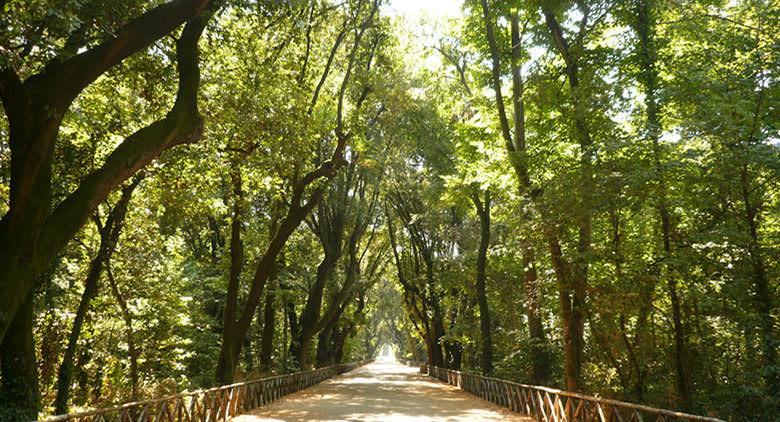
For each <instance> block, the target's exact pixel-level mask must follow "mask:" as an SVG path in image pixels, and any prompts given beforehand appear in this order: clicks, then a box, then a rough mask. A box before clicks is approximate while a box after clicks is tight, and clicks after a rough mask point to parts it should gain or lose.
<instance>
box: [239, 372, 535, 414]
mask: <svg viewBox="0 0 780 422" xmlns="http://www.w3.org/2000/svg"><path fill="white" fill-rule="evenodd" d="M233 421H234V422H260V421H266V422H270V421H329V422H333V421H368V422H379V421H383V422H384V421H415V422H417V421H430V422H440V421H463V422H466V421H522V422H530V421H532V419H530V418H526V417H523V416H520V415H518V414H516V413H512V412H510V411H509V410H507V409H504V408H502V407H499V406H496V405H494V404H492V403H489V402H486V401H484V400H481V399H478V398H476V397H474V396H472V395H470V394H468V393H465V392H463V391H461V390H459V389H457V388H455V387H452V386H449V385H446V384H444V383H439V382H436V381H433V380H431V379H430V378H428V377H427V376H424V375H421V374H419V373H418V369H417V368H409V367H406V366H401V365H399V364H397V363H387V362H378V363H372V364H370V365H366V366H364V367H362V368H359V369H356V370H354V371H352V372H349V373H346V374H343V375H341V376H338V377H335V378H332V379H330V380H327V381H325V382H322V383H321V384H318V385H315V386H314V387H311V388H308V389H306V390H303V391H299V392H297V393H294V394H291V395H289V396H287V397H284V398H282V399H280V400H278V401H276V402H274V403H271V404H269V405H267V406H264V407H261V408H259V409H256V410H255V411H253V412H252V413H249V414H245V415H241V416H239V417H237V418H235V419H233Z"/></svg>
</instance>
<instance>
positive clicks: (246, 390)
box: [39, 361, 367, 422]
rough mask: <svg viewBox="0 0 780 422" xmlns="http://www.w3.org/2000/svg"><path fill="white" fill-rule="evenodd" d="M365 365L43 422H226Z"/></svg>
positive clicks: (64, 416)
mask: <svg viewBox="0 0 780 422" xmlns="http://www.w3.org/2000/svg"><path fill="white" fill-rule="evenodd" d="M365 363H367V361H364V362H356V363H346V364H340V365H333V366H327V367H324V368H319V369H314V370H311V371H301V372H295V373H292V374H285V375H277V376H274V377H268V378H261V379H257V380H252V381H245V382H239V383H235V384H230V385H224V386H222V387H215V388H210V389H208V390H198V391H192V392H186V393H182V394H175V395H172V396H168V397H164V398H161V399H155V400H147V401H139V402H133V403H126V404H123V405H121V406H116V407H110V408H105V409H95V410H90V411H87V412H80V413H72V414H67V415H58V416H51V417H48V418H46V419H42V420H41V421H39V422H64V421H69V422H225V421H229V420H230V419H231V418H232V417H233V416H236V415H239V414H241V413H245V412H247V411H249V410H252V409H254V408H257V407H259V406H262V405H264V404H266V403H270V402H272V401H274V400H276V399H278V398H280V397H283V396H286V395H288V394H290V393H294V392H296V391H299V390H303V389H304V388H307V387H311V386H312V385H314V384H318V383H320V382H322V381H324V380H326V379H328V378H331V377H333V376H335V375H338V374H341V373H344V372H348V371H351V370H353V369H355V368H357V367H358V366H361V365H363V364H365Z"/></svg>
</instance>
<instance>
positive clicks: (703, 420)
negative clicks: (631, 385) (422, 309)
mask: <svg viewBox="0 0 780 422" xmlns="http://www.w3.org/2000/svg"><path fill="white" fill-rule="evenodd" d="M429 368H431V369H433V370H434V371H447V372H449V373H452V374H456V375H459V376H468V377H474V378H481V379H484V380H489V381H494V382H498V383H504V384H509V385H514V386H517V387H521V388H526V389H530V390H537V391H542V392H545V393H551V394H556V395H559V396H564V397H571V398H576V399H579V400H585V401H589V402H596V403H601V404H605V405H609V406H614V407H620V408H625V409H632V410H638V411H642V412H646V413H652V414H654V415H659V416H670V417H675V418H682V419H687V420H689V421H697V422H725V421H724V420H722V419H717V418H713V417H709V416H701V415H693V414H689V413H683V412H677V411H674V410H668V409H661V408H656V407H651V406H646V405H642V404H636V403H630V402H624V401H620V400H614V399H607V398H603V397H598V396H591V395H587V394H582V393H575V392H571V391H566V390H560V389H557V388H551V387H545V386H541V385H531V384H523V383H519V382H515V381H510V380H505V379H502V378H496V377H491V376H486V375H481V374H476V373H471V372H463V371H458V370H454V369H447V368H441V367H438V366H430V367H429ZM428 375H432V376H435V375H433V374H431V371H430V369H429V370H428ZM436 378H438V377H436Z"/></svg>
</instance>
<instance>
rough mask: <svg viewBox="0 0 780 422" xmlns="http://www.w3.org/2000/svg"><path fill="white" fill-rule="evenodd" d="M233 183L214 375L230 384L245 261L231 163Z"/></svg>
mask: <svg viewBox="0 0 780 422" xmlns="http://www.w3.org/2000/svg"><path fill="white" fill-rule="evenodd" d="M230 180H231V184H232V187H233V220H232V222H231V224H230V273H229V275H228V288H227V300H226V301H225V311H224V315H223V319H222V349H221V351H220V355H219V361H218V362H217V372H216V379H217V382H218V383H219V384H220V385H224V384H230V383H231V382H232V381H233V375H234V374H235V371H236V366H237V359H238V354H239V349H240V344H241V343H242V342H243V341H244V339H243V338H238V337H239V336H238V333H237V327H236V322H235V321H236V313H237V312H238V291H239V289H240V282H241V268H242V267H243V264H244V243H243V241H242V240H241V226H242V218H243V201H244V191H243V188H242V180H241V170H240V169H239V168H238V166H237V165H234V168H233V171H232V174H231V175H230Z"/></svg>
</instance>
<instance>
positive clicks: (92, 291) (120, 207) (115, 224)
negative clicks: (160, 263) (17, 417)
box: [54, 176, 143, 415]
mask: <svg viewBox="0 0 780 422" xmlns="http://www.w3.org/2000/svg"><path fill="white" fill-rule="evenodd" d="M142 179H143V177H142V176H139V177H135V178H134V179H133V181H132V182H131V183H130V184H129V185H127V186H126V187H125V188H123V189H122V196H121V197H120V198H119V200H118V201H117V203H116V204H115V205H114V209H112V210H111V212H110V213H109V215H108V217H107V218H106V222H105V224H104V225H103V226H102V227H100V226H99V227H98V229H99V232H100V245H99V246H98V252H97V255H96V256H95V258H93V259H92V262H91V263H90V267H89V273H88V274H87V279H86V281H85V282H84V292H83V293H82V294H81V300H80V302H79V307H78V309H77V310H76V317H75V318H74V319H73V327H72V328H71V331H70V335H69V336H68V345H67V347H66V348H65V354H63V356H62V364H61V365H60V370H59V373H58V375H57V397H56V399H55V401H54V407H55V412H56V414H58V415H61V414H65V413H68V400H69V398H70V387H71V384H72V380H73V367H74V363H75V362H74V361H75V356H76V346H77V345H78V340H79V337H81V328H82V326H83V324H84V319H85V318H86V316H87V313H88V312H89V308H90V305H91V303H92V299H94V298H95V297H96V296H97V294H98V290H99V288H100V277H101V274H102V273H103V268H104V266H105V264H106V262H108V260H110V259H111V255H113V254H114V251H115V250H116V244H117V242H118V241H119V236H120V235H121V233H122V227H123V226H124V222H125V217H126V216H127V209H128V207H129V205H130V200H131V199H132V196H133V192H134V191H135V188H136V187H137V186H138V184H139V183H140V182H141V180H142ZM95 218H96V221H98V224H99V218H100V217H99V216H96V217H95Z"/></svg>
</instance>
